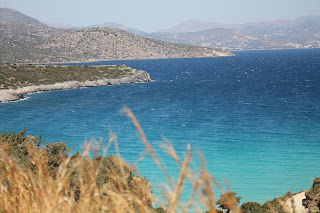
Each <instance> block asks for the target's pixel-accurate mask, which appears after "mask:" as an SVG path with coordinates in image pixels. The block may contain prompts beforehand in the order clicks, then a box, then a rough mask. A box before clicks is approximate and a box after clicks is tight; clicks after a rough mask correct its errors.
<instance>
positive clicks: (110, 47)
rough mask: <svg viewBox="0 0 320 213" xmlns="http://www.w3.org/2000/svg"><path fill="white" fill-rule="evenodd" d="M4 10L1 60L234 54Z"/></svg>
mask: <svg viewBox="0 0 320 213" xmlns="http://www.w3.org/2000/svg"><path fill="white" fill-rule="evenodd" d="M1 11H6V12H5V13H3V14H6V15H3V16H2V18H0V49H1V52H0V63H54V62H55V63H69V62H90V61H103V60H133V59H160V58H199V57H218V56H231V55H233V54H232V53H229V52H226V51H220V50H216V49H212V48H201V47H195V46H190V45H180V44H172V43H167V42H164V41H158V40H155V39H151V38H144V37H140V36H138V35H135V34H133V33H129V32H127V31H124V30H121V29H116V28H109V27H93V28H86V29H80V30H75V29H56V28H53V27H49V26H47V25H44V24H41V22H39V21H37V20H35V19H32V18H30V17H28V16H25V15H23V14H21V13H19V12H17V11H15V10H12V9H1ZM8 11H11V13H9V12H8ZM8 14H10V15H8Z"/></svg>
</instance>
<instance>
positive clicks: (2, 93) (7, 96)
mask: <svg viewBox="0 0 320 213" xmlns="http://www.w3.org/2000/svg"><path fill="white" fill-rule="evenodd" d="M149 81H151V79H150V75H149V74H148V73H147V72H145V71H141V70H137V71H135V73H134V74H133V75H131V76H127V77H122V78H119V79H107V78H104V79H100V80H96V81H85V82H79V81H68V82H63V83H55V84H49V85H39V86H27V87H23V88H18V89H8V90H0V102H9V101H17V100H20V99H22V98H24V97H23V95H24V94H30V93H36V92H47V91H54V90H66V89H78V88H83V87H97V86H109V85H117V84H132V83H143V82H149Z"/></svg>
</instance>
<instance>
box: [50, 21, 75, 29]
mask: <svg viewBox="0 0 320 213" xmlns="http://www.w3.org/2000/svg"><path fill="white" fill-rule="evenodd" d="M45 24H46V25H48V26H49V27H54V28H57V29H74V28H75V27H74V26H72V25H70V24H65V23H63V22H46V23H45Z"/></svg>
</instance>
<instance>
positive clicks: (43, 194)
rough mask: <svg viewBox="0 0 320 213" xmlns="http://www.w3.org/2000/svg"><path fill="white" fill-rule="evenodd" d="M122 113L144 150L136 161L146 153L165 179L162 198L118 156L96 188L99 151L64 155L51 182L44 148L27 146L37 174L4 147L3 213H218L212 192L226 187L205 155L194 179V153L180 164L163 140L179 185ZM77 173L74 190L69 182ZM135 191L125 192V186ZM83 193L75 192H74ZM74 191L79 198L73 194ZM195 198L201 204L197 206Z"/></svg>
mask: <svg viewBox="0 0 320 213" xmlns="http://www.w3.org/2000/svg"><path fill="white" fill-rule="evenodd" d="M124 112H125V113H126V115H127V116H128V117H129V118H131V120H132V121H133V124H134V126H135V127H136V128H137V130H138V132H139V133H140V136H141V140H142V142H143V143H144V145H145V150H144V151H143V152H142V153H141V155H140V158H139V159H138V160H137V162H139V161H140V160H141V159H142V158H143V156H144V155H146V154H149V155H150V156H151V157H152V159H153V161H154V162H155V164H156V165H157V166H158V167H159V170H161V171H162V172H163V174H164V175H165V176H166V178H167V179H168V183H169V185H168V186H167V187H166V188H167V193H166V194H164V195H163V198H158V197H155V196H154V195H153V194H152V192H151V190H150V185H149V184H148V181H147V180H146V179H145V178H143V177H142V176H141V175H140V174H139V172H138V171H137V169H136V168H135V167H134V166H132V165H129V164H127V163H125V162H124V160H121V158H117V157H115V158H117V160H116V163H117V166H118V167H119V168H120V170H119V171H118V172H116V171H112V173H111V175H110V180H111V181H109V182H108V183H107V184H104V185H102V186H101V187H98V185H97V179H98V174H99V162H98V161H93V160H91V158H90V157H89V152H90V151H92V150H93V151H94V152H96V153H98V151H99V150H97V148H96V147H95V148H93V149H92V148H91V144H90V143H89V144H87V145H86V148H85V150H84V152H83V154H82V155H81V156H80V155H79V156H77V157H75V158H72V157H71V156H70V157H67V158H65V159H64V160H63V162H62V163H61V164H60V166H59V168H58V171H57V173H56V176H55V178H54V177H53V176H52V175H51V174H50V172H49V170H48V164H47V163H48V157H47V155H46V153H45V152H44V150H41V149H40V151H39V150H35V149H33V148H32V147H30V152H31V154H32V155H31V156H32V157H31V162H32V164H33V165H34V166H35V168H36V169H35V170H33V171H32V170H30V169H25V168H22V167H21V166H19V164H18V163H17V162H16V161H15V159H12V158H11V157H10V156H9V154H8V147H6V146H3V147H1V151H0V161H1V162H0V164H1V168H0V169H1V170H0V184H1V185H0V209H1V212H155V209H154V208H152V207H150V201H152V202H153V203H154V204H156V205H158V206H161V207H163V208H164V209H166V210H167V212H170V213H172V212H203V207H204V208H205V209H207V210H209V209H210V212H216V205H215V200H216V199H217V197H215V191H214V186H217V187H218V188H219V189H220V190H221V191H222V192H224V189H223V188H222V187H221V185H220V184H219V183H218V182H217V181H216V179H215V178H214V177H213V176H212V175H211V174H209V173H208V171H207V169H206V164H205V160H204V158H203V156H201V159H202V169H201V173H200V175H196V174H195V172H193V171H192V170H191V168H190V163H191V162H192V159H193V152H192V149H191V147H190V146H188V147H187V154H186V157H185V159H184V160H182V159H180V158H179V156H178V155H177V153H176V152H175V150H174V148H173V147H172V145H171V144H170V143H169V142H167V143H165V145H164V147H165V149H166V150H167V151H168V153H169V155H170V156H171V157H172V158H173V159H174V160H175V161H176V162H177V163H178V164H179V165H180V174H179V178H178V180H177V181H173V178H172V177H170V175H169V174H168V172H166V171H165V169H164V167H163V166H162V165H161V163H160V162H161V161H160V160H159V159H158V158H157V155H156V153H155V150H154V149H153V147H152V146H151V145H150V143H149V142H148V140H147V138H146V136H145V134H144V132H143V130H142V128H141V126H140V124H139V123H138V121H137V120H136V118H135V116H134V114H133V113H132V112H131V110H129V109H128V108H124ZM110 135H111V136H110V140H109V143H108V146H107V147H106V149H105V150H104V151H105V154H107V153H108V149H109V147H110V146H111V145H112V144H114V145H115V147H116V150H117V152H118V153H119V150H118V143H117V138H116V136H115V135H114V134H113V133H112V132H110ZM125 167H127V168H130V169H131V170H132V171H134V173H135V174H136V176H134V178H133V180H132V182H131V183H132V184H133V185H132V186H128V182H126V181H125V180H127V177H125V176H126V175H128V173H126V172H125ZM75 171H76V172H77V182H76V183H77V187H78V188H77V187H74V186H73V187H72V184H70V183H71V182H72V181H73V180H72V178H74V176H73V174H74V172H75ZM187 180H188V181H189V182H190V183H191V184H192V187H193V190H192V193H191V196H190V198H189V199H188V202H187V203H186V204H183V203H182V202H181V196H182V193H183V189H184V187H185V183H186V181H187ZM130 187H131V188H132V187H133V188H134V189H135V190H129V188H130ZM79 188H80V189H81V190H80V191H77V189H79ZM77 193H79V195H78V196H77ZM195 200H199V201H200V203H199V202H195ZM226 205H227V206H229V207H230V210H232V212H235V213H236V212H239V211H240V209H239V207H238V205H237V202H236V200H235V199H233V198H232V197H231V198H230V199H228V200H227V201H226Z"/></svg>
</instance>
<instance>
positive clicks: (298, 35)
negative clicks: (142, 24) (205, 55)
mask: <svg viewBox="0 0 320 213" xmlns="http://www.w3.org/2000/svg"><path fill="white" fill-rule="evenodd" d="M196 23H197V25H198V26H199V27H201V29H202V30H203V31H199V32H194V31H195V29H197V28H195V26H194V23H193V22H187V23H184V24H181V25H177V26H176V27H174V28H172V30H174V31H177V32H180V33H176V32H158V33H152V34H150V37H152V38H155V39H160V40H163V41H168V42H176V43H183V44H190V45H197V46H205V47H213V48H223V49H229V50H233V49H280V48H285V49H290V48H319V47H320V16H306V17H301V18H299V19H297V20H279V21H272V22H255V23H247V24H243V25H223V24H220V25H219V24H217V23H216V24H215V23H211V24H210V23H206V22H203V23H201V22H199V21H198V22H196ZM214 24H215V25H214ZM210 26H219V27H215V28H212V29H209V27H210ZM206 28H207V29H206ZM204 29H206V30H204ZM188 31H189V32H188Z"/></svg>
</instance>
